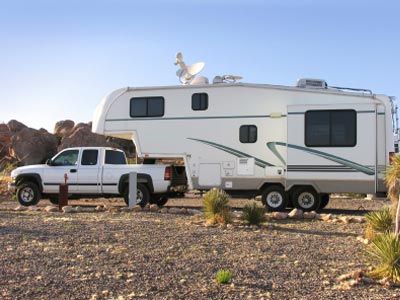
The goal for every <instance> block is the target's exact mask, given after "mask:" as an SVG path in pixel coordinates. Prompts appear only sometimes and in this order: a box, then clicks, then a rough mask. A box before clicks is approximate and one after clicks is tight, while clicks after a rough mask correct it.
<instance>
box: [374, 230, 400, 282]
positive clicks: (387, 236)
mask: <svg viewBox="0 0 400 300" xmlns="http://www.w3.org/2000/svg"><path fill="white" fill-rule="evenodd" d="M368 253H369V255H370V256H371V258H372V260H373V261H374V263H375V268H374V269H373V271H371V272H370V275H371V276H372V277H374V278H377V279H383V278H387V279H390V280H391V281H393V282H395V283H400V239H399V237H398V236H397V235H396V234H394V233H392V232H386V233H382V234H379V235H377V236H376V237H375V239H374V240H373V241H372V243H371V245H370V248H369V250H368Z"/></svg>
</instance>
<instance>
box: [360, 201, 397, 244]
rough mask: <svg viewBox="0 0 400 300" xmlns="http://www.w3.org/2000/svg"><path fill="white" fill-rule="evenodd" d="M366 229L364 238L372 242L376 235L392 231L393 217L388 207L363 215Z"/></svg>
mask: <svg viewBox="0 0 400 300" xmlns="http://www.w3.org/2000/svg"><path fill="white" fill-rule="evenodd" d="M365 218H366V220H367V228H366V230H365V235H366V238H368V239H369V240H373V239H374V238H375V236H376V235H377V234H380V233H385V232H390V231H391V230H392V229H393V216H392V213H391V209H390V207H384V208H382V209H380V210H377V211H373V212H370V213H368V214H366V215H365Z"/></svg>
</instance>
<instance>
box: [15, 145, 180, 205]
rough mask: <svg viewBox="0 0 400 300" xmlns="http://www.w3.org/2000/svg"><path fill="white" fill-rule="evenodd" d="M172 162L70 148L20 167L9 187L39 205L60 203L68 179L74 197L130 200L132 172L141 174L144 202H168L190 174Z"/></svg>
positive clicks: (24, 202) (25, 200) (112, 151)
mask: <svg viewBox="0 0 400 300" xmlns="http://www.w3.org/2000/svg"><path fill="white" fill-rule="evenodd" d="M178 168H180V167H174V166H170V165H158V164H157V165H151V164H137V165H131V164H127V160H126V156H125V153H124V152H123V151H121V150H118V149H114V148H105V147H81V148H68V149H65V150H63V151H61V152H60V153H58V154H57V155H56V156H54V157H53V158H52V159H50V160H48V161H47V163H46V164H45V165H31V166H24V167H19V168H16V169H15V170H13V171H12V172H11V179H12V182H11V183H10V184H9V190H11V191H12V192H14V193H16V197H17V199H18V201H19V203H20V204H21V205H24V206H30V205H36V204H37V203H38V202H39V200H40V199H41V198H49V199H50V201H51V202H52V203H54V204H57V203H58V193H59V185H60V184H61V183H64V177H65V174H67V177H68V180H67V183H68V193H69V198H70V199H77V198H99V197H121V196H122V197H124V199H125V202H126V203H128V194H129V190H128V186H129V184H128V183H129V182H128V181H129V173H130V172H136V173H137V181H138V185H137V199H138V202H139V204H140V205H142V206H143V205H146V204H147V203H149V202H150V203H156V204H158V205H160V206H161V205H164V204H165V203H166V201H167V199H168V195H169V194H171V193H173V191H175V190H177V189H180V188H182V186H184V185H186V174H185V172H184V171H183V172H182V170H179V169H178Z"/></svg>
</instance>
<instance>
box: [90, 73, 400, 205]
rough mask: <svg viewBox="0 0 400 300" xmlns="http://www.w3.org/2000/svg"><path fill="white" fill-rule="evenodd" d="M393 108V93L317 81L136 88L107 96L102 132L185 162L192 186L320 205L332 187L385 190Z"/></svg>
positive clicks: (98, 128)
mask: <svg viewBox="0 0 400 300" xmlns="http://www.w3.org/2000/svg"><path fill="white" fill-rule="evenodd" d="M217 82H218V81H217ZM394 107H395V106H394V98H392V97H389V96H385V95H380V94H374V93H372V92H370V91H368V90H355V89H348V88H335V87H329V86H328V85H327V84H326V82H325V81H322V80H309V79H303V80H299V81H298V84H297V85H296V86H278V85H268V84H248V83H236V82H233V83H232V82H231V83H225V82H223V81H220V82H218V83H213V84H207V83H204V82H203V83H201V84H192V85H178V86H157V87H135V88H133V87H128V88H122V89H118V90H116V91H114V92H112V93H111V94H109V95H108V96H106V97H105V98H104V99H102V101H101V103H100V104H99V105H98V107H97V108H96V111H95V114H94V119H93V131H94V132H96V133H99V134H105V135H108V136H115V137H119V138H125V139H132V140H133V142H134V143H135V145H136V149H137V152H138V155H139V156H141V157H143V158H181V159H183V161H184V163H185V168H186V175H187V179H188V185H189V187H190V188H193V189H198V190H207V189H210V188H213V187H218V188H221V189H224V190H225V191H227V192H228V193H230V194H232V195H235V194H236V195H247V196H257V195H262V200H263V203H264V204H265V205H266V206H267V207H268V208H269V209H271V210H281V209H284V208H285V207H286V206H287V205H288V203H289V201H290V202H291V203H292V204H293V205H295V206H296V207H299V208H301V209H303V210H314V209H318V208H321V207H323V206H325V205H326V204H327V202H328V199H329V194H330V193H334V192H354V193H366V194H367V193H368V194H372V193H378V192H385V191H386V188H385V185H384V180H383V176H384V170H385V168H386V166H387V165H388V164H389V163H390V157H391V155H392V154H393V152H394V142H395V141H394V131H395V128H394V127H397V124H395V122H394V121H395V117H394V115H395V109H394Z"/></svg>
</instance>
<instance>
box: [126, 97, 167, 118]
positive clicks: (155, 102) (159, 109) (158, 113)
mask: <svg viewBox="0 0 400 300" xmlns="http://www.w3.org/2000/svg"><path fill="white" fill-rule="evenodd" d="M130 115H131V117H132V118H138V117H139V118H141V117H162V116H163V115H164V97H134V98H132V99H131V102H130Z"/></svg>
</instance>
